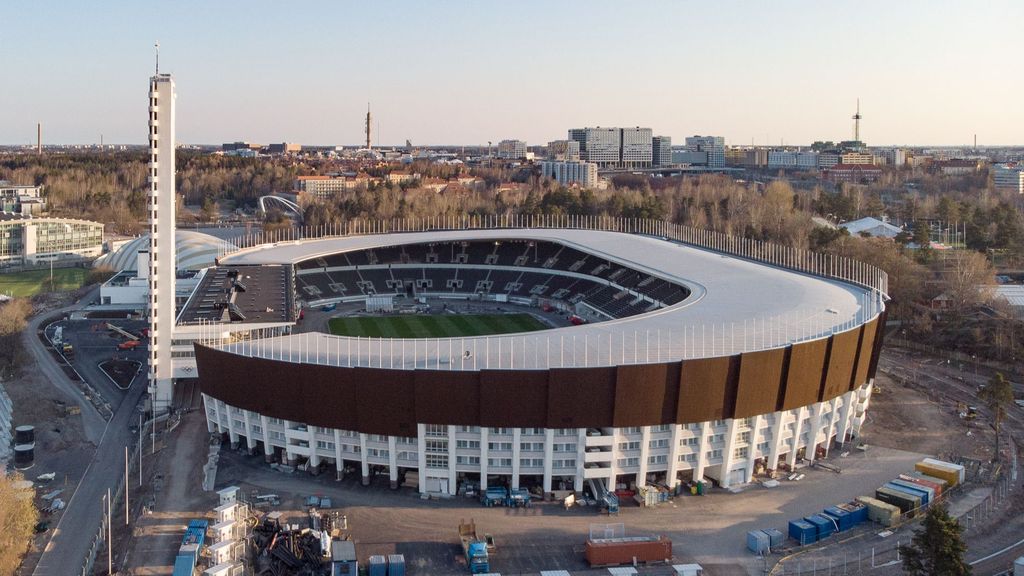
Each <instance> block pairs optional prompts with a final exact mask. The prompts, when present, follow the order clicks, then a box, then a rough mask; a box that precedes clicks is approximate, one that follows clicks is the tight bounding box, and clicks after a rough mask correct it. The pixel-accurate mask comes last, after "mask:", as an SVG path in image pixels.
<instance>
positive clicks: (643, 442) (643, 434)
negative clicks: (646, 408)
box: [636, 426, 651, 487]
mask: <svg viewBox="0 0 1024 576" xmlns="http://www.w3.org/2000/svg"><path fill="white" fill-rule="evenodd" d="M650 442H651V427H650V426H641V427H640V467H639V468H638V469H637V473H636V485H637V487H640V486H646V485H647V459H648V458H649V457H650V454H651V446H650Z"/></svg>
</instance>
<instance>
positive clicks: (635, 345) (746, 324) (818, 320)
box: [221, 229, 880, 370]
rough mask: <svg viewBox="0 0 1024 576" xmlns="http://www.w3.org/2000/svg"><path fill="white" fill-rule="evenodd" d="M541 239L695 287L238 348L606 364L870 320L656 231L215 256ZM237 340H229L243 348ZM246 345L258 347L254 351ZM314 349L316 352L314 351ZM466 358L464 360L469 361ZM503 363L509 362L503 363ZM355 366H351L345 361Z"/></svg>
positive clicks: (766, 270)
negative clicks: (570, 316) (607, 316)
mask: <svg viewBox="0 0 1024 576" xmlns="http://www.w3.org/2000/svg"><path fill="white" fill-rule="evenodd" d="M513 238H514V239H522V240H542V241H552V242H558V243H562V244H565V245H567V246H571V247H573V248H576V249H577V250H581V251H584V252H588V253H591V254H594V255H596V256H599V257H601V258H606V259H608V260H610V261H613V262H618V263H620V264H622V265H625V266H628V267H631V268H633V269H635V270H638V271H641V272H646V273H649V274H653V275H656V276H660V277H662V278H665V279H667V280H670V281H673V282H677V283H680V284H684V285H686V286H687V287H688V288H689V289H690V290H691V294H690V295H689V297H688V298H686V299H685V300H683V301H682V302H680V303H679V304H676V305H673V306H670V307H667V308H663V309H660V310H657V311H653V312H648V313H645V314H639V315H636V316H630V317H627V318H621V319H617V320H609V321H606V322H599V323H593V324H587V325H584V326H572V327H565V328H556V329H552V330H544V331H540V332H533V333H529V334H521V335H512V336H508V335H503V336H486V337H485V336H480V337H472V338H454V339H452V340H447V339H441V340H426V341H425V340H424V339H418V340H416V341H415V342H414V341H413V340H408V341H400V340H395V341H393V342H392V341H388V340H383V341H381V340H379V339H375V340H371V341H368V340H367V339H365V338H363V339H356V338H348V337H341V336H330V335H326V334H315V333H304V334H297V335H292V336H286V337H281V338H273V339H268V340H263V341H260V342H258V343H256V344H246V345H245V346H247V348H245V349H244V350H243V351H248V352H247V353H254V354H259V355H266V356H273V357H283V358H286V359H288V358H291V359H293V360H294V361H299V358H300V355H301V357H302V358H304V360H303V361H309V362H318V363H325V364H336V363H340V364H341V365H347V364H346V362H348V357H349V356H356V357H357V358H358V360H357V362H358V363H359V365H364V366H368V365H372V366H374V367H377V366H380V367H384V368H388V367H394V368H412V367H414V366H419V367H430V368H435V367H437V368H441V369H455V370H458V369H481V368H487V367H490V368H510V367H516V368H533V367H536V368H546V367H551V366H555V367H558V366H566V367H571V366H584V365H586V366H608V365H615V364H623V363H625V364H630V363H642V362H654V361H668V360H678V359H681V358H698V357H712V356H723V355H728V354H734V353H738V352H744V351H753V350H762V349H769V348H777V347H782V346H786V345H789V344H792V343H796V342H801V341H805V340H811V339H817V338H822V337H826V336H828V335H830V334H832V333H835V332H840V331H843V330H846V329H851V328H854V327H856V326H859V325H860V324H862V323H865V322H867V321H869V320H871V319H872V318H873V317H875V316H876V315H877V314H878V313H879V309H880V304H879V297H878V295H877V294H872V292H871V291H870V290H868V289H867V288H863V287H861V286H857V285H854V284H849V283H845V282H840V281H837V280H831V279H826V278H821V277H817V276H812V275H809V274H803V273H799V272H794V271H792V270H787V269H783V268H779V267H775V266H770V265H765V264H760V263H755V262H752V261H749V260H746V259H743V258H739V257H735V256H730V255H726V254H722V253H718V252H714V251H710V250H705V249H702V248H696V247H693V246H688V245H683V244H680V243H676V242H671V241H667V240H664V239H661V238H657V237H651V236H640V235H633V234H624V233H616V232H603V231H591V230H576V229H518V230H515V229H512V230H510V229H494V230H454V231H433V232H410V233H400V234H382V235H370V236H348V237H340V238H329V239H321V240H304V241H301V242H286V243H285V242H282V243H279V244H277V245H263V246H259V247H256V248H252V249H247V250H243V251H241V252H237V253H235V254H232V255H229V256H226V257H224V258H222V259H221V263H222V265H227V266H234V265H245V264H295V263H298V262H301V261H304V260H309V259H312V258H317V257H322V256H327V255H330V254H337V253H341V252H350V251H357V250H365V249H369V248H380V247H385V246H397V245H401V244H413V243H424V242H434V241H436V242H447V241H459V240H492V239H493V240H501V239H513ZM241 346H242V345H232V346H229V347H228V349H234V350H239V349H240V347H241ZM248 346H255V347H256V348H254V349H250V348H248ZM314 350H315V351H316V354H317V355H318V356H317V358H318V359H316V360H315V359H314V358H313V357H312V356H311V354H313V351H314ZM470 362H472V365H469V363H470ZM510 363H511V366H510ZM353 365H356V364H353Z"/></svg>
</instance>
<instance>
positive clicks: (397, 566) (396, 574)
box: [388, 554, 405, 576]
mask: <svg viewBox="0 0 1024 576" xmlns="http://www.w3.org/2000/svg"><path fill="white" fill-rule="evenodd" d="M388 576H405V556H403V555H402V554H391V555H389V556H388Z"/></svg>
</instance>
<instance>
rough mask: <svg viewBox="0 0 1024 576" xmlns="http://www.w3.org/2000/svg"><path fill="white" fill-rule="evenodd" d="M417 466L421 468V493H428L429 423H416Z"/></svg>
mask: <svg viewBox="0 0 1024 576" xmlns="http://www.w3.org/2000/svg"><path fill="white" fill-rule="evenodd" d="M416 461H417V462H416V466H417V467H418V468H419V481H420V494H426V493H427V425H426V424H417V425H416Z"/></svg>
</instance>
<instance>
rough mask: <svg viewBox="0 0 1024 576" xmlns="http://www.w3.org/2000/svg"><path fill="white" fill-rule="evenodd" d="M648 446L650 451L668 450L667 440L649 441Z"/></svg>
mask: <svg viewBox="0 0 1024 576" xmlns="http://www.w3.org/2000/svg"><path fill="white" fill-rule="evenodd" d="M648 445H649V446H650V447H651V448H652V449H654V448H668V438H658V439H656V440H651V441H650V442H649V443H648Z"/></svg>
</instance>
